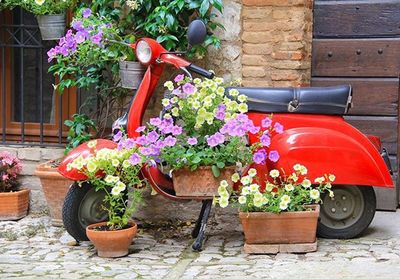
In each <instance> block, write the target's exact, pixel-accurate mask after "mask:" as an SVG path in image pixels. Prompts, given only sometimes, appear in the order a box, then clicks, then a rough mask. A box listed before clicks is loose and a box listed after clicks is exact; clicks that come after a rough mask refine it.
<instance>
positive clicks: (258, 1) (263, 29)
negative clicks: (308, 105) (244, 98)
mask: <svg viewBox="0 0 400 279" xmlns="http://www.w3.org/2000/svg"><path fill="white" fill-rule="evenodd" d="M242 9H243V10H242V16H241V18H242V24H243V32H242V37H241V38H242V43H243V55H242V65H243V68H242V76H243V85H244V86H273V87H279V86H302V85H305V84H309V82H310V77H311V39H312V30H311V29H312V0H243V8H242Z"/></svg>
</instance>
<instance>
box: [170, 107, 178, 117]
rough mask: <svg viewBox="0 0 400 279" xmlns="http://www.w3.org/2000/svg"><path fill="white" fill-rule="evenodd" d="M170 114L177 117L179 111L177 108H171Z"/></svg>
mask: <svg viewBox="0 0 400 279" xmlns="http://www.w3.org/2000/svg"><path fill="white" fill-rule="evenodd" d="M171 112H172V115H173V116H176V117H177V116H179V109H178V108H173V109H172V110H171Z"/></svg>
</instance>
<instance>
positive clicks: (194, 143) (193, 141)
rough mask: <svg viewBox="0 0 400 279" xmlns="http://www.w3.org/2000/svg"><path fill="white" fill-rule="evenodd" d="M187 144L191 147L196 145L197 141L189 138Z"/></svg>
mask: <svg viewBox="0 0 400 279" xmlns="http://www.w3.org/2000/svg"><path fill="white" fill-rule="evenodd" d="M187 142H188V144H190V145H196V144H197V139H196V138H188V140H187Z"/></svg>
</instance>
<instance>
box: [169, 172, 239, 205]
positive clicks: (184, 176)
mask: <svg viewBox="0 0 400 279" xmlns="http://www.w3.org/2000/svg"><path fill="white" fill-rule="evenodd" d="M235 170H236V167H235V166H229V167H226V168H224V169H222V170H221V175H220V176H219V177H215V176H214V175H213V173H212V170H211V167H210V166H202V167H199V168H197V169H196V170H195V171H190V170H189V169H187V168H183V169H179V170H175V171H174V172H173V175H172V179H173V182H174V189H175V193H176V195H177V196H179V197H198V198H212V197H213V196H216V195H217V194H218V187H219V184H220V182H221V181H222V180H226V181H227V182H228V184H229V185H230V186H232V184H233V183H232V180H231V176H232V175H233V174H234V173H235Z"/></svg>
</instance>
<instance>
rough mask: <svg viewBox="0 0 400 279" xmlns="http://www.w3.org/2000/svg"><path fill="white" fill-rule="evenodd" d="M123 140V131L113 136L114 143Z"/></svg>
mask: <svg viewBox="0 0 400 279" xmlns="http://www.w3.org/2000/svg"><path fill="white" fill-rule="evenodd" d="M121 138H122V132H121V130H120V131H118V133H116V134H115V135H114V136H113V141H115V142H119V141H120V140H121Z"/></svg>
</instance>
